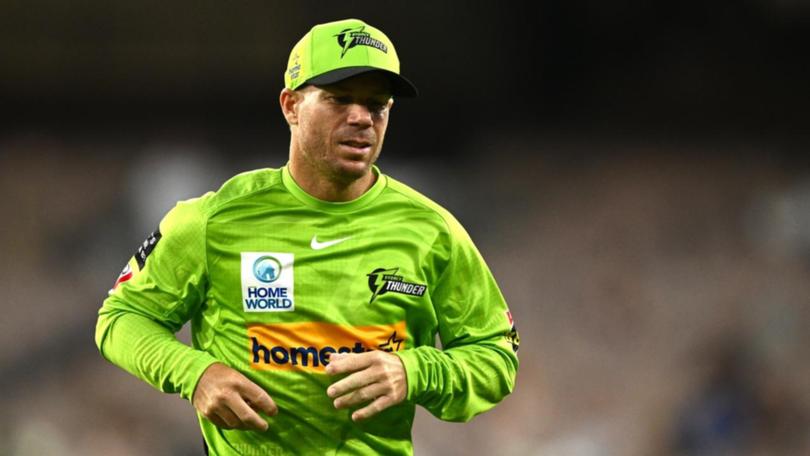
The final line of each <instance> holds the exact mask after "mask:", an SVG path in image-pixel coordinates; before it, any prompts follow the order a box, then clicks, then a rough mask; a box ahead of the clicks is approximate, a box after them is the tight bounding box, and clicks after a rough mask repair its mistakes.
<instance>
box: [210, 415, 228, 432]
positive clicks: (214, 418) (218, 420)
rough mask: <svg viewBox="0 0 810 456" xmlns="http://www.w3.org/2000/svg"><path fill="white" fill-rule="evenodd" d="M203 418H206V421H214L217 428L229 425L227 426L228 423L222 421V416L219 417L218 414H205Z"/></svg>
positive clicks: (225, 427)
mask: <svg viewBox="0 0 810 456" xmlns="http://www.w3.org/2000/svg"><path fill="white" fill-rule="evenodd" d="M205 419H207V420H208V421H210V422H212V423H214V425H215V426H216V427H218V428H221V429H230V426H228V423H226V422H224V421H222V418H220V417H219V415H211V416H206V417H205Z"/></svg>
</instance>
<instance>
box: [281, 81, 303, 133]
mask: <svg viewBox="0 0 810 456" xmlns="http://www.w3.org/2000/svg"><path fill="white" fill-rule="evenodd" d="M301 98H302V97H301V94H300V93H298V92H295V91H293V90H290V89H288V88H286V87H285V88H283V89H281V94H280V95H279V97H278V101H279V104H281V113H282V114H284V118H285V119H287V123H288V124H290V125H298V103H299V102H300V101H301Z"/></svg>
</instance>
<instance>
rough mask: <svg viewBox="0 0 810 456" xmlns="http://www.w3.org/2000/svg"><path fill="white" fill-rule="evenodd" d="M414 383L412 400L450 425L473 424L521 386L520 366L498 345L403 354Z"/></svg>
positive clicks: (410, 383) (421, 349) (410, 381)
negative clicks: (457, 422) (456, 423)
mask: <svg viewBox="0 0 810 456" xmlns="http://www.w3.org/2000/svg"><path fill="white" fill-rule="evenodd" d="M397 355H398V356H399V357H400V358H401V359H402V362H403V365H404V366H405V371H406V373H407V378H408V396H407V399H408V400H412V401H414V402H416V403H417V404H420V405H422V406H423V407H425V408H426V409H427V410H428V411H430V412H431V413H432V414H433V415H435V416H436V417H438V418H440V419H442V420H446V421H469V420H471V419H472V418H473V417H474V416H476V415H478V414H480V413H483V412H485V411H487V410H489V409H491V408H492V407H494V406H495V405H496V404H497V403H498V402H500V401H501V400H502V399H503V398H504V397H505V396H506V395H508V394H509V393H511V392H512V389H513V388H514V385H515V376H516V373H517V367H518V360H517V357H516V356H515V354H514V353H513V352H511V350H510V349H507V348H504V347H503V346H502V344H499V343H497V342H486V343H479V344H471V345H464V346H458V347H455V348H449V349H446V350H439V349H436V348H434V347H427V346H425V347H417V348H415V349H411V350H405V351H402V352H399V353H397Z"/></svg>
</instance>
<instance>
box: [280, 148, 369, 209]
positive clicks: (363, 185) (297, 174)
mask: <svg viewBox="0 0 810 456" xmlns="http://www.w3.org/2000/svg"><path fill="white" fill-rule="evenodd" d="M289 168H290V175H292V177H293V179H295V183H296V184H298V186H299V187H301V188H302V189H303V190H304V191H305V192H307V193H309V194H310V195H312V196H314V197H315V198H318V199H319V200H323V201H331V202H346V201H352V200H355V199H357V198H359V197H360V196H362V195H363V193H365V192H366V191H367V190H368V189H370V188H371V186H372V185H374V182H376V181H377V176H376V175H375V174H374V172H373V171H372V170H371V169H369V171H368V172H367V173H366V174H365V175H363V176H361V177H359V178H356V179H348V180H341V179H336V178H332V177H330V176H327V175H325V174H324V173H322V172H319V170H316V169H313V168H312V167H310V166H309V165H308V164H307V163H305V162H304V160H300V159H298V158H297V157H296V155H295V154H292V155H291V156H290V164H289Z"/></svg>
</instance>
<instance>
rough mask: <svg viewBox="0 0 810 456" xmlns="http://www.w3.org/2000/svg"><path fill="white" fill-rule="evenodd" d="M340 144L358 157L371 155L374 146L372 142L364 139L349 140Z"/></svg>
mask: <svg viewBox="0 0 810 456" xmlns="http://www.w3.org/2000/svg"><path fill="white" fill-rule="evenodd" d="M338 144H340V146H341V147H342V148H343V149H345V150H347V151H349V152H351V153H353V154H358V155H360V154H362V155H366V154H368V153H370V152H371V145H372V144H371V142H370V141H366V140H364V139H349V140H346V141H340V142H339V143H338Z"/></svg>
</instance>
